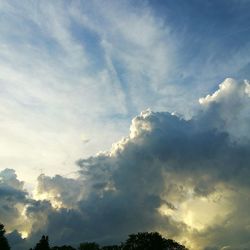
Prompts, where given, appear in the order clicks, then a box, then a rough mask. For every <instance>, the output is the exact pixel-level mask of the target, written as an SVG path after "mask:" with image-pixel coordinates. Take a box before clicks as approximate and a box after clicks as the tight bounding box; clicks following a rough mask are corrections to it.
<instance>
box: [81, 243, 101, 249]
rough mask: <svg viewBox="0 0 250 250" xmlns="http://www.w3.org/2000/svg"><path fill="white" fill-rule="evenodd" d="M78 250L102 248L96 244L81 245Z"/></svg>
mask: <svg viewBox="0 0 250 250" xmlns="http://www.w3.org/2000/svg"><path fill="white" fill-rule="evenodd" d="M78 250H100V247H99V245H98V244H96V243H95V242H86V243H81V244H80V246H79V248H78Z"/></svg>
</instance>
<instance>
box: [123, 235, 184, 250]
mask: <svg viewBox="0 0 250 250" xmlns="http://www.w3.org/2000/svg"><path fill="white" fill-rule="evenodd" d="M122 250H187V248H186V247H184V246H182V245H180V244H179V243H177V242H175V241H174V240H167V239H165V238H163V237H162V236H161V235H160V234H159V233H157V232H152V233H148V232H144V233H137V234H131V235H129V238H128V239H127V240H126V242H125V243H124V244H123V245H122Z"/></svg>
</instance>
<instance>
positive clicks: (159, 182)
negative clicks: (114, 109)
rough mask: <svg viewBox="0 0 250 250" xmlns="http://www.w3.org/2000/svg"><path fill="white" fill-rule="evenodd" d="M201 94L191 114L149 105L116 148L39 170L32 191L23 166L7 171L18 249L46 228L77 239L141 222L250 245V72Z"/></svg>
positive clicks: (119, 236)
mask: <svg viewBox="0 0 250 250" xmlns="http://www.w3.org/2000/svg"><path fill="white" fill-rule="evenodd" d="M199 102H200V104H201V111H200V112H199V113H198V114H197V115H196V116H194V117H193V118H192V119H190V120H185V119H183V118H182V117H180V116H177V115H175V114H170V113H167V112H152V111H149V110H147V111H144V112H142V113H141V114H140V115H138V116H137V117H135V118H134V119H133V120H132V123H131V127H130V134H129V135H128V137H126V138H123V139H122V140H121V141H119V142H117V143H115V144H113V145H112V148H111V149H110V151H107V152H101V153H99V154H98V155H96V156H93V157H90V158H87V159H80V160H78V161H77V164H78V166H79V168H80V170H79V177H78V178H77V179H69V178H65V177H62V176H58V175H57V176H55V177H48V176H45V175H41V176H39V178H38V184H37V190H36V194H35V195H34V197H33V198H31V197H30V196H29V195H28V194H27V192H26V191H25V190H24V188H23V183H22V182H20V181H19V180H18V179H17V177H16V175H15V172H14V170H10V169H6V170H4V171H2V172H1V175H0V176H1V180H0V201H1V202H0V211H1V213H0V221H2V222H3V223H4V224H6V227H7V230H8V231H9V232H12V233H10V234H9V239H10V241H11V243H12V244H13V249H19V250H22V249H25V247H26V246H27V244H28V245H29V244H30V245H32V244H34V242H36V241H37V240H38V239H39V238H40V236H41V234H42V233H46V234H49V235H50V236H51V240H52V242H51V243H52V244H54V243H56V244H66V243H67V244H72V245H74V244H76V243H79V242H82V241H97V242H99V243H112V242H119V241H120V240H123V239H125V237H126V236H127V235H128V234H130V233H132V232H138V231H160V232H161V233H163V234H164V235H166V236H167V237H170V238H171V237H172V238H174V239H176V240H180V241H181V242H182V243H183V244H185V245H187V246H189V247H190V248H191V249H195V250H198V249H206V250H208V249H216V250H217V249H218V250H222V249H234V250H235V249H245V248H250V242H249V237H248V236H249V233H250V216H249V212H248V208H249V206H250V199H249V191H250V182H249V178H250V167H249V166H250V136H249V128H250V125H249V124H250V85H249V82H248V81H243V82H237V81H235V80H233V79H226V80H225V81H224V82H223V83H221V84H220V86H219V89H218V90H217V91H216V92H215V93H213V94H212V95H208V96H206V97H204V98H201V99H200V100H199ZM15 230H16V231H15ZM20 234H22V235H23V236H24V235H25V234H28V237H27V238H26V239H25V240H22V239H21V235H20ZM22 244H23V246H22ZM22 247H23V248H22ZM26 248H27V247H26Z"/></svg>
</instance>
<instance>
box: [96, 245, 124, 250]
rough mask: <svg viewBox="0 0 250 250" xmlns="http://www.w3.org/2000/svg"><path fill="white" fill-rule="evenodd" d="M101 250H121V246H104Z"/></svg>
mask: <svg viewBox="0 0 250 250" xmlns="http://www.w3.org/2000/svg"><path fill="white" fill-rule="evenodd" d="M101 250H121V246H117V245H112V246H103V247H102V248H101Z"/></svg>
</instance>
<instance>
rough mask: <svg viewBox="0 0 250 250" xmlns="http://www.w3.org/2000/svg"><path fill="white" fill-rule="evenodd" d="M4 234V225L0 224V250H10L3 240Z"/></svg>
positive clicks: (4, 239) (5, 240)
mask: <svg viewBox="0 0 250 250" xmlns="http://www.w3.org/2000/svg"><path fill="white" fill-rule="evenodd" d="M4 234H5V229H4V225H3V224H0V249H1V250H10V246H9V243H8V240H7V239H6V238H5V236H4Z"/></svg>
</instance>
